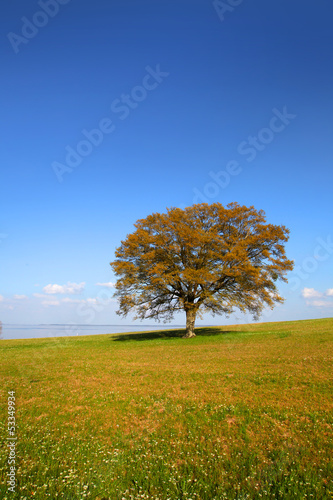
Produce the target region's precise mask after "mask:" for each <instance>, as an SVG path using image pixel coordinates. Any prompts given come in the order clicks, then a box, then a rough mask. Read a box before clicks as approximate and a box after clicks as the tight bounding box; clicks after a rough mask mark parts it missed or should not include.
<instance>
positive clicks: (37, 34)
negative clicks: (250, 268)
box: [0, 0, 333, 324]
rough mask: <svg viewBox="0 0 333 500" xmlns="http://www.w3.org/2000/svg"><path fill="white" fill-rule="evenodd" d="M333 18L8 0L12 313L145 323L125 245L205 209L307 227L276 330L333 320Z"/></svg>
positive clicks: (20, 319) (193, 1) (221, 6)
mask: <svg viewBox="0 0 333 500" xmlns="http://www.w3.org/2000/svg"><path fill="white" fill-rule="evenodd" d="M236 4H237V6H236ZM332 15H333V6H332V4H331V3H329V2H327V1H323V0H318V2H316V4H314V3H313V2H310V1H305V2H287V0H281V1H279V2H267V1H264V0H255V1H253V2H247V1H245V0H244V1H241V0H240V1H238V2H236V1H235V0H233V1H231V0H226V1H225V2H223V1H220V2H211V1H204V0H180V1H178V2H175V1H174V2H170V0H168V1H166V0H159V1H158V2H156V1H153V0H142V1H141V2H137V1H134V0H121V1H120V0H118V1H110V0H108V1H106V0H95V1H94V2H90V1H86V0H80V1H78V0H61V1H60V0H40V1H37V2H36V1H31V0H24V1H23V0H13V1H12V2H7V3H6V5H4V6H3V7H2V16H1V21H0V22H1V40H0V51H1V59H2V90H1V110H2V111H1V118H0V120H1V136H2V137H1V138H2V148H1V151H0V155H1V187H2V189H1V205H2V208H1V212H0V255H1V259H0V275H1V278H0V319H1V320H2V321H3V322H4V323H67V322H75V323H95V324H105V323H110V324H114V323H117V324H122V323H126V324H128V323H129V322H130V320H131V318H127V319H124V320H122V319H121V318H120V317H118V316H116V314H115V310H116V308H117V304H116V303H115V302H114V300H113V299H112V294H113V288H112V283H114V281H115V277H114V276H113V274H112V272H111V268H110V266H109V262H110V261H111V260H113V258H114V251H115V248H116V247H117V246H119V244H120V240H121V239H123V238H125V237H126V234H128V233H130V232H132V230H133V224H134V222H135V221H136V220H137V219H139V218H142V217H145V216H147V215H148V214H150V213H152V212H163V211H165V209H166V207H171V206H179V207H185V206H189V205H191V204H192V203H194V202H202V201H207V202H209V203H212V202H220V203H222V204H227V203H229V202H232V201H237V202H239V203H240V204H244V205H247V206H249V205H254V206H255V207H256V208H257V209H263V210H264V211H265V212H266V215H267V220H268V222H270V223H274V224H284V225H286V226H287V227H289V228H290V231H291V236H290V241H289V242H288V244H287V255H288V257H289V258H291V259H294V260H295V264H296V268H295V271H294V272H293V273H290V275H289V278H290V282H289V284H288V285H285V284H283V285H281V286H280V290H281V293H282V295H284V297H285V298H286V301H285V303H284V304H283V305H282V306H279V307H277V308H276V309H275V310H274V311H273V312H272V313H268V314H266V315H264V316H263V318H262V320H267V321H273V320H292V319H306V318H320V317H328V316H332V311H333V278H332V263H333V231H332V180H333V179H332V177H333V174H332V157H333V146H332V128H333V122H332V114H333V93H332V88H333V67H332V46H333V33H332V17H333V16H332ZM108 284H109V285H108ZM249 320H250V317H245V318H244V317H242V316H240V315H239V314H236V315H234V316H233V317H231V318H230V319H229V320H226V319H225V318H223V317H215V318H212V317H210V316H206V317H204V319H203V321H202V323H206V324H225V323H234V322H243V321H249ZM183 321H184V316H183V315H179V316H177V317H176V318H175V322H176V323H178V324H179V323H182V322H183ZM198 324H200V321H199V322H198Z"/></svg>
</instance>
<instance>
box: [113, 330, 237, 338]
mask: <svg viewBox="0 0 333 500" xmlns="http://www.w3.org/2000/svg"><path fill="white" fill-rule="evenodd" d="M227 333H233V332H232V331H225V330H222V329H221V328H215V327H208V328H207V327H203V328H196V329H195V335H196V337H204V336H206V337H210V336H212V335H225V334H227ZM184 335H185V328H183V329H181V330H176V329H174V330H173V329H172V330H153V331H150V332H140V333H128V334H126V333H125V334H120V335H112V337H111V338H112V340H116V341H125V340H154V339H171V338H173V339H174V338H182V337H184ZM194 338H195V337H194Z"/></svg>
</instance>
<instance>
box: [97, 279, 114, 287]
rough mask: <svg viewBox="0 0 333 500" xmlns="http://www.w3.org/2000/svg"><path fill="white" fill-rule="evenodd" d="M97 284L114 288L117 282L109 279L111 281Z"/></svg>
mask: <svg viewBox="0 0 333 500" xmlns="http://www.w3.org/2000/svg"><path fill="white" fill-rule="evenodd" d="M96 286H105V287H106V288H114V287H115V286H116V284H115V283H111V281H109V283H96Z"/></svg>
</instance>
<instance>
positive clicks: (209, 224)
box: [110, 203, 293, 338]
mask: <svg viewBox="0 0 333 500" xmlns="http://www.w3.org/2000/svg"><path fill="white" fill-rule="evenodd" d="M134 226H135V228H136V230H135V231H134V232H133V233H132V234H129V235H127V237H126V239H125V240H124V241H122V242H121V246H120V247H119V248H118V249H117V250H116V253H115V256H116V260H115V261H114V262H111V264H110V265H111V267H112V269H113V271H114V273H115V274H116V276H117V277H118V280H117V283H116V293H115V296H116V297H118V298H119V310H118V311H117V313H118V314H120V315H123V316H126V315H127V314H128V313H129V312H130V311H131V310H133V311H135V312H136V317H135V319H138V318H140V319H148V318H153V319H157V320H160V319H161V318H163V319H164V320H165V321H168V320H170V319H172V318H173V314H174V312H175V311H180V310H184V311H185V312H186V334H185V337H186V338H189V337H194V336H195V333H194V325H195V320H196V317H197V315H198V314H199V315H200V316H201V314H202V313H204V312H211V313H213V315H214V314H226V315H229V314H230V313H232V312H233V311H234V309H235V308H238V309H239V310H240V311H242V312H246V311H249V312H250V313H252V314H253V317H254V319H257V318H258V317H259V315H260V313H261V311H262V309H263V308H264V307H266V306H269V307H271V308H273V307H274V304H275V303H278V302H283V298H282V297H281V296H280V295H279V293H278V291H277V287H276V281H277V280H278V279H280V280H282V281H285V282H286V281H287V279H286V277H285V274H286V272H287V271H290V270H292V269H293V262H292V261H290V260H288V259H287V258H286V255H285V249H284V243H285V242H286V241H288V238H289V236H288V235H289V230H288V229H287V228H286V227H285V226H275V225H272V224H266V218H265V213H264V212H263V211H262V210H259V211H257V210H255V208H254V207H252V206H251V207H249V208H247V207H245V206H240V205H239V204H238V203H231V204H229V205H227V206H226V207H224V206H222V205H221V204H220V203H213V204H211V205H209V204H207V203H202V204H197V205H193V206H190V207H187V208H185V209H184V210H182V209H180V208H170V209H167V213H163V214H159V213H153V214H152V215H149V216H148V217H146V218H145V219H140V220H138V221H137V222H136V224H135V225H134Z"/></svg>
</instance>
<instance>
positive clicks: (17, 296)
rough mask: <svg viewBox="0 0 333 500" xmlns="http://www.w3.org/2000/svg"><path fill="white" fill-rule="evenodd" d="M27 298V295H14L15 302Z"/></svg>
mask: <svg viewBox="0 0 333 500" xmlns="http://www.w3.org/2000/svg"><path fill="white" fill-rule="evenodd" d="M27 298H28V297H27V296H26V295H13V299H15V300H24V299H27Z"/></svg>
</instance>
